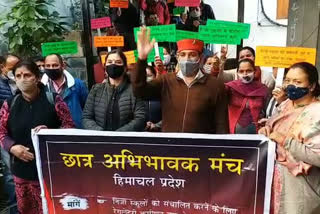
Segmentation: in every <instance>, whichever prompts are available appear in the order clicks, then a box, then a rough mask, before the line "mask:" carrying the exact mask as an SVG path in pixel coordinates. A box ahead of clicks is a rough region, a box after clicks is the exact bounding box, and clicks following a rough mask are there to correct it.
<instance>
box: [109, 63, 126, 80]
mask: <svg viewBox="0 0 320 214" xmlns="http://www.w3.org/2000/svg"><path fill="white" fill-rule="evenodd" d="M106 72H107V74H108V77H110V78H112V79H117V78H119V77H120V76H121V75H122V74H123V72H124V66H123V65H115V64H111V65H108V66H107V67H106Z"/></svg>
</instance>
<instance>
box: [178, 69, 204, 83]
mask: <svg viewBox="0 0 320 214" xmlns="http://www.w3.org/2000/svg"><path fill="white" fill-rule="evenodd" d="M177 77H179V78H180V79H182V80H183V81H184V83H185V84H186V85H187V86H188V87H191V86H192V85H194V84H195V83H196V82H197V81H198V80H200V79H201V78H202V77H204V74H203V73H202V71H201V70H199V71H198V73H197V75H196V76H195V77H194V79H193V81H192V82H191V83H190V84H188V83H187V82H186V79H185V77H184V76H183V74H182V72H181V70H179V72H178V73H177Z"/></svg>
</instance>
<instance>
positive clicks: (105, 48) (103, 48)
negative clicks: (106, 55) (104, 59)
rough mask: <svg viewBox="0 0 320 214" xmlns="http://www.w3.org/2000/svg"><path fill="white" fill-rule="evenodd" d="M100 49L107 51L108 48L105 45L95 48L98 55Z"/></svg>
mask: <svg viewBox="0 0 320 214" xmlns="http://www.w3.org/2000/svg"><path fill="white" fill-rule="evenodd" d="M102 51H105V52H108V48H107V47H98V48H97V54H98V56H99V55H100V53H101V52H102Z"/></svg>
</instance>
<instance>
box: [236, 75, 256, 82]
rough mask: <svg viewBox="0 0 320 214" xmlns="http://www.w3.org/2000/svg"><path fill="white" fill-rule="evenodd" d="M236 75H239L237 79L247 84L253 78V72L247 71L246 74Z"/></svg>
mask: <svg viewBox="0 0 320 214" xmlns="http://www.w3.org/2000/svg"><path fill="white" fill-rule="evenodd" d="M238 76H239V80H241V82H242V83H244V84H249V83H251V82H252V81H253V79H254V73H249V74H247V75H243V74H238Z"/></svg>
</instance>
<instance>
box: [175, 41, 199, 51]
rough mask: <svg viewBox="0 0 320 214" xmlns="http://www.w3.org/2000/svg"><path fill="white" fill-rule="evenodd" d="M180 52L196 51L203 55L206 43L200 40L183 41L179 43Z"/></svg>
mask: <svg viewBox="0 0 320 214" xmlns="http://www.w3.org/2000/svg"><path fill="white" fill-rule="evenodd" d="M177 45H178V52H180V51H183V50H194V51H198V52H199V53H202V51H203V46H204V43H203V41H201V40H198V39H183V40H180V41H178V42H177Z"/></svg>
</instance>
